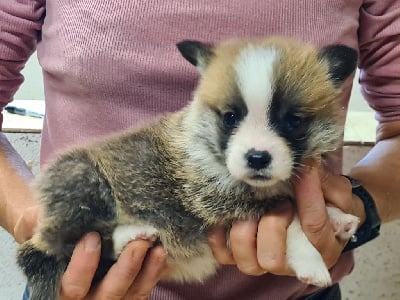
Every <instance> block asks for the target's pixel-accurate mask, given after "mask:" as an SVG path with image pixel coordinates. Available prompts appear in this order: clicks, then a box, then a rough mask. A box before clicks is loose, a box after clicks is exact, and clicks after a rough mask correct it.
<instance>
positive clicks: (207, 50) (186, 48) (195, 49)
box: [176, 40, 214, 73]
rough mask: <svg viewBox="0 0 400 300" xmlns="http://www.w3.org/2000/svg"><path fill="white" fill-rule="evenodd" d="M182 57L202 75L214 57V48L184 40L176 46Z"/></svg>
mask: <svg viewBox="0 0 400 300" xmlns="http://www.w3.org/2000/svg"><path fill="white" fill-rule="evenodd" d="M176 47H177V48H178V50H179V52H180V53H181V54H182V56H183V57H184V58H185V59H186V60H187V61H188V62H190V63H191V64H192V65H194V66H196V67H197V69H198V70H199V71H200V73H202V72H203V71H204V70H205V69H206V67H207V65H208V63H209V62H210V60H211V58H212V57H213V56H214V52H213V50H212V49H213V47H212V46H211V45H210V44H206V43H203V42H199V41H192V40H184V41H181V42H179V43H177V44H176Z"/></svg>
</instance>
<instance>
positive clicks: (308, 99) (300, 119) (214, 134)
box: [177, 38, 357, 187]
mask: <svg viewBox="0 0 400 300" xmlns="http://www.w3.org/2000/svg"><path fill="white" fill-rule="evenodd" d="M177 46H178V49H179V51H180V52H181V53H182V55H183V56H184V57H185V58H186V59H187V60H188V61H189V62H190V63H192V64H193V65H195V66H196V67H197V69H198V70H199V72H200V74H201V79H200V82H199V85H198V88H197V90H196V92H195V95H194V101H193V102H192V103H191V105H190V106H189V110H188V117H187V118H186V124H185V125H186V126H187V127H188V132H190V134H191V144H192V145H193V146H192V147H191V149H190V152H191V153H190V155H191V156H192V157H193V158H194V159H195V160H196V161H198V162H199V165H200V167H201V168H202V169H204V170H205V171H207V172H208V173H209V174H210V175H211V176H213V175H215V176H220V177H221V176H224V175H226V174H228V177H232V178H234V179H235V180H239V181H241V182H245V183H247V184H249V185H251V186H255V187H270V186H273V185H274V184H276V183H277V182H281V181H285V180H287V179H289V178H290V177H291V175H292V174H293V172H294V170H295V169H296V167H297V166H298V165H299V164H300V163H301V161H302V160H303V159H305V158H309V157H316V156H319V155H321V154H323V153H325V152H328V151H330V150H333V149H334V148H335V147H336V146H337V142H338V139H339V137H340V135H341V129H340V128H339V126H338V125H337V116H336V114H337V112H338V110H339V106H338V105H339V104H338V96H339V94H340V92H341V85H342V84H343V82H344V81H345V80H346V79H347V77H349V76H350V75H351V74H352V73H353V71H354V70H355V68H356V65H357V52H356V51H355V50H353V49H351V48H349V47H346V46H343V45H332V46H328V47H325V48H323V49H322V50H316V49H314V48H312V47H310V46H309V45H305V44H303V43H299V42H295V41H293V40H289V39H283V38H269V39H263V40H252V41H240V40H235V41H228V42H225V43H222V44H220V45H219V46H217V47H213V46H211V45H208V44H204V43H201V42H198V41H183V42H181V43H179V44H178V45H177Z"/></svg>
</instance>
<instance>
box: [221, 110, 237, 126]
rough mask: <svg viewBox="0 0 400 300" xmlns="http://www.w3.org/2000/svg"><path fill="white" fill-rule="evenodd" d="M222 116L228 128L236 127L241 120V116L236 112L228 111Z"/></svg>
mask: <svg viewBox="0 0 400 300" xmlns="http://www.w3.org/2000/svg"><path fill="white" fill-rule="evenodd" d="M222 118H223V122H224V125H225V127H227V128H235V127H236V126H237V125H238V123H239V121H240V116H239V115H238V114H235V113H234V112H227V113H225V114H223V116H222Z"/></svg>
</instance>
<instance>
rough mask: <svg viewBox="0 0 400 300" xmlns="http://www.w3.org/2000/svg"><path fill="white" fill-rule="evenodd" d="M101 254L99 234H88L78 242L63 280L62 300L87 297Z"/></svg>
mask: <svg viewBox="0 0 400 300" xmlns="http://www.w3.org/2000/svg"><path fill="white" fill-rule="evenodd" d="M100 252H101V247H100V236H99V235H98V234H97V233H94V232H92V233H88V234H87V235H86V236H84V237H83V238H82V239H81V240H80V241H79V242H78V244H77V245H76V247H75V249H74V252H73V253H72V257H71V261H70V263H69V265H68V267H67V269H66V271H65V273H64V276H63V278H62V280H61V290H60V299H61V300H69V299H71V300H72V299H83V298H84V297H85V296H86V295H87V293H88V292H89V289H90V285H91V282H92V279H93V276H94V274H95V272H96V269H97V266H98V263H99V260H100Z"/></svg>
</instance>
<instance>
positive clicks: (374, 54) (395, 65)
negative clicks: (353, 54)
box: [359, 0, 400, 123]
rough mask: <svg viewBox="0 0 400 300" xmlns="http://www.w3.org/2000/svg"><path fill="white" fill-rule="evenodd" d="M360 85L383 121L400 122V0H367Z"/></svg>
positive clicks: (362, 14) (361, 32) (363, 13)
mask: <svg viewBox="0 0 400 300" xmlns="http://www.w3.org/2000/svg"><path fill="white" fill-rule="evenodd" d="M359 47H360V65H359V66H360V85H361V92H362V94H363V96H364V97H365V99H366V100H367V101H368V103H369V105H370V106H371V107H372V108H373V109H374V110H375V111H376V119H377V120H378V121H379V122H382V123H383V122H391V121H399V120H400V1H398V0H385V1H382V0H367V1H364V3H363V6H362V7H361V9H360V27H359Z"/></svg>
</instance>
